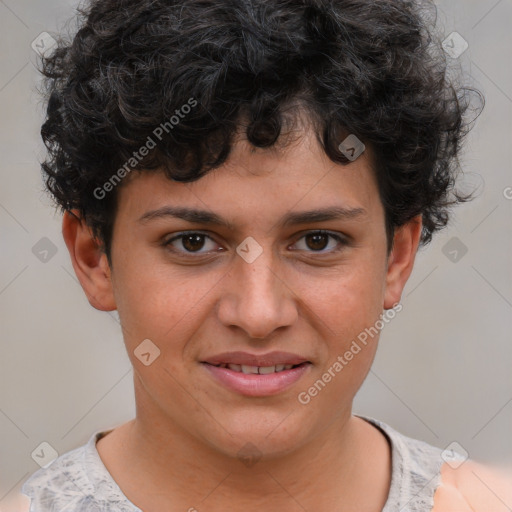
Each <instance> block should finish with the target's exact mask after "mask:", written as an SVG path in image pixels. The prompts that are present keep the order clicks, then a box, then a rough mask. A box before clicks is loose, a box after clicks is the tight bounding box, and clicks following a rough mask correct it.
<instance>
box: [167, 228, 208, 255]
mask: <svg viewBox="0 0 512 512" xmlns="http://www.w3.org/2000/svg"><path fill="white" fill-rule="evenodd" d="M207 241H210V248H209V249H208V250H207V251H201V249H203V248H204V247H205V245H206V246H207V244H206V242H207ZM163 245H164V247H167V248H169V249H170V250H171V251H172V252H176V253H182V254H194V253H196V254H207V253H208V252H213V251H214V250H215V249H214V248H215V247H217V244H215V242H214V241H213V240H212V239H211V238H210V237H209V236H208V235H206V234H203V233H195V232H193V233H181V234H180V235H178V236H175V237H173V238H171V239H169V240H167V241H166V242H164V243H163ZM211 246H213V247H211Z"/></svg>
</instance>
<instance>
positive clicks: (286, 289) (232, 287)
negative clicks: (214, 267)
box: [218, 249, 298, 339]
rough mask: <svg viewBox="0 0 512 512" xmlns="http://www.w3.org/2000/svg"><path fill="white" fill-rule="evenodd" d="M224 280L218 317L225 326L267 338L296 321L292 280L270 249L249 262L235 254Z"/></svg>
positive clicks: (247, 334)
mask: <svg viewBox="0 0 512 512" xmlns="http://www.w3.org/2000/svg"><path fill="white" fill-rule="evenodd" d="M224 280H225V281H224V288H223V294H222V297H221V299H220V304H219V307H218V317H219V320H220V321H221V322H222V323H223V324H224V325H225V326H227V327H230V328H232V327H233V326H235V327H238V328H240V329H242V330H243V331H244V333H245V335H246V336H248V337H250V338H253V339H266V338H269V337H270V336H271V335H272V333H273V332H274V331H276V330H277V329H279V328H284V327H289V326H291V325H293V323H294V322H295V321H296V320H297V317H298V312H297V306H296V300H295V295H294V294H293V291H292V289H291V288H292V287H291V286H290V285H291V283H287V282H286V278H285V277H284V275H283V272H282V271H279V264H276V263H275V261H273V256H272V251H271V250H270V249H265V250H264V251H263V253H262V254H261V255H260V256H259V257H258V258H257V259H256V260H255V261H253V262H252V263H248V262H247V261H245V260H244V259H243V258H241V257H239V256H238V255H237V257H236V258H235V260H234V262H233V268H232V269H231V270H230V271H229V272H228V274H227V275H226V276H225V277H224Z"/></svg>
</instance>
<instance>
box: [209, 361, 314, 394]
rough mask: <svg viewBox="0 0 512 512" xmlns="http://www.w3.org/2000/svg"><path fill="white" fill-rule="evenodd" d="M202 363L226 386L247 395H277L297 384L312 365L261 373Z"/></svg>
mask: <svg viewBox="0 0 512 512" xmlns="http://www.w3.org/2000/svg"><path fill="white" fill-rule="evenodd" d="M202 364H203V366H204V367H205V368H206V369H207V370H208V371H209V372H210V373H211V374H212V375H213V376H214V377H215V378H216V379H217V380H218V381H219V382H220V383H221V384H223V385H224V386H225V387H227V388H228V389H231V390H232V391H236V392H237V393H240V394H242V395H246V396H271V395H277V394H278V393H281V392H282V391H284V390H285V389H287V388H289V387H290V386H292V385H293V384H295V383H296V382H297V381H298V380H299V379H300V378H301V377H302V376H303V375H304V374H305V373H306V372H307V371H309V367H310V366H311V363H304V364H301V365H300V366H297V367H295V368H291V369H290V370H283V371H280V372H275V373H267V374H265V375H260V374H246V373H242V372H235V371H233V370H230V369H229V368H220V367H219V366H213V365H211V364H208V363H202Z"/></svg>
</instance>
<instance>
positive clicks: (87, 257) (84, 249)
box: [62, 210, 117, 311]
mask: <svg viewBox="0 0 512 512" xmlns="http://www.w3.org/2000/svg"><path fill="white" fill-rule="evenodd" d="M62 236H63V237H64V241H65V242H66V246H67V248H68V251H69V255H70V257H71V263H72V265H73V268H74V270H75V274H76V276H77V278H78V280H79V281H80V284H81V285H82V288H83V290H84V292H85V294H86V296H87V299H88V300H89V303H90V304H91V306H92V307H94V308H95V309H98V310H100V311H113V310H115V309H116V308H117V306H116V303H115V299H114V293H113V288H112V280H111V269H110V266H109V264H108V260H107V257H106V255H105V253H104V252H103V251H102V249H101V246H100V244H99V243H98V241H97V239H95V238H94V237H93V235H92V231H91V229H90V228H89V227H88V226H87V225H86V223H85V221H84V220H83V219H81V218H80V215H79V213H78V211H77V210H73V211H72V212H65V213H64V217H63V219H62Z"/></svg>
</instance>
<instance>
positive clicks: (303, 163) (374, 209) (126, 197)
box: [118, 131, 383, 224]
mask: <svg viewBox="0 0 512 512" xmlns="http://www.w3.org/2000/svg"><path fill="white" fill-rule="evenodd" d="M118 193H119V201H118V204H119V206H118V215H119V216H123V217H125V218H131V219H135V218H137V219H138V218H139V217H140V216H141V215H143V214H144V213H145V212H147V211H148V210H154V209H157V208H161V207H163V206H168V205H173V206H189V207H194V208H198V209H201V210H211V211H215V212H216V213H218V214H219V215H221V216H223V217H225V218H226V219H227V220H229V221H230V222H235V223H240V224H254V223H257V222H258V221H259V220H260V219H261V220H262V219H263V218H264V217H266V218H269V219H270V218H273V219H277V218H281V217H282V216H283V214H284V212H287V211H291V210H294V211H299V210H307V209H311V208H319V207H325V206H338V207H343V208H363V209H364V210H366V211H367V213H368V215H370V216H374V217H376V216H379V215H380V214H383V211H382V205H381V202H380V198H379V193H378V188H377V183H376V179H375V173H374V170H373V167H372V161H371V154H370V153H369V151H368V150H367V151H366V152H365V153H363V155H361V156H360V157H359V158H358V159H357V160H355V161H354V162H350V163H349V164H346V165H342V164H337V163H334V162H333V161H332V160H330V159H329V158H328V156H327V155H326V154H325V152H324V151H323V149H322V148H321V147H320V145H319V143H318V141H317V140H316V138H315V136H314V134H312V133H311V132H310V131H304V132H303V133H302V134H301V135H300V136H298V137H295V138H294V140H293V142H290V143H289V144H288V145H287V146H285V147H279V148H268V149H261V148H254V147H253V146H252V145H251V144H249V143H248V142H247V140H244V139H238V140H237V141H236V142H235V143H234V144H233V148H232V151H231V153H230V156H229V158H228V160H227V161H226V162H225V163H224V164H223V165H222V166H220V167H219V168H217V169H213V170H211V171H209V172H208V173H207V174H206V175H204V176H203V177H201V178H200V179H199V180H197V181H194V182H189V183H180V182H174V181H172V180H170V179H169V178H167V177H166V176H165V174H164V173H163V172H151V173H145V172H141V173H134V174H133V175H132V176H130V179H129V180H127V182H126V183H124V184H123V186H122V187H121V188H120V190H119V191H118Z"/></svg>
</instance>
